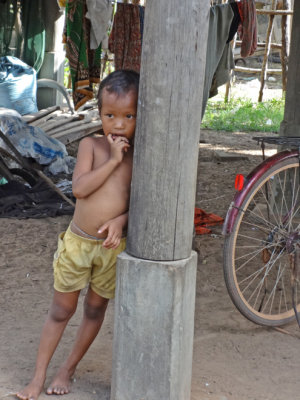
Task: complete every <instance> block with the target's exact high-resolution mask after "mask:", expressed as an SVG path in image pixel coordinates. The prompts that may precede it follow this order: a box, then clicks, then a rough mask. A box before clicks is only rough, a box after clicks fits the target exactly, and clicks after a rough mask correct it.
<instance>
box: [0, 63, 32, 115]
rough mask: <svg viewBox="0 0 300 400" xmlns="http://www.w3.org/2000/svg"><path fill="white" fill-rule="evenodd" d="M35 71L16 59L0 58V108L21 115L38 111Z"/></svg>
mask: <svg viewBox="0 0 300 400" xmlns="http://www.w3.org/2000/svg"><path fill="white" fill-rule="evenodd" d="M36 87H37V86H36V71H35V70H34V69H33V68H32V67H30V66H29V65H27V64H25V63H24V62H23V61H21V60H19V59H18V58H16V57H12V56H5V57H0V107H6V108H11V109H13V110H16V111H18V112H19V113H20V114H21V115H24V114H32V113H35V112H37V111H38V108H37V104H36Z"/></svg>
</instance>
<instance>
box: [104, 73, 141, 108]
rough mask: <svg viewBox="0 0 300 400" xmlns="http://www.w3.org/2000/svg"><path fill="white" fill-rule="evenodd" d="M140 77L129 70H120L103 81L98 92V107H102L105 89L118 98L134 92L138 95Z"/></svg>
mask: <svg viewBox="0 0 300 400" xmlns="http://www.w3.org/2000/svg"><path fill="white" fill-rule="evenodd" d="M139 80H140V75H139V74H138V73H137V72H135V71H132V70H129V69H120V70H117V71H114V72H112V73H111V74H109V75H108V76H107V77H106V78H104V79H103V80H102V82H101V83H100V86H99V92H98V107H99V109H100V110H101V107H102V92H103V89H105V90H107V91H108V92H109V93H115V94H117V95H118V96H119V95H121V94H125V93H128V92H130V91H131V90H133V91H134V92H136V93H137V94H138V92H139Z"/></svg>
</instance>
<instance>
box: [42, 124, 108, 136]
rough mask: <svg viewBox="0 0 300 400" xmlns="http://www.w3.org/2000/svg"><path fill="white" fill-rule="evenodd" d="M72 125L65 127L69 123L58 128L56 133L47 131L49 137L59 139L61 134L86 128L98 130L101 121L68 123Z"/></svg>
mask: <svg viewBox="0 0 300 400" xmlns="http://www.w3.org/2000/svg"><path fill="white" fill-rule="evenodd" d="M70 125H72V127H69V129H68V128H67V127H68V126H69V125H65V129H62V130H59V132H57V133H54V134H53V133H48V134H49V135H50V136H51V137H53V138H55V139H59V138H61V137H62V136H65V135H68V134H74V133H76V132H80V131H85V130H87V129H90V128H92V129H95V131H96V130H99V129H101V128H102V122H101V121H92V122H90V123H88V124H85V123H80V122H79V123H75V124H70Z"/></svg>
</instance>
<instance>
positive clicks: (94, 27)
mask: <svg viewBox="0 0 300 400" xmlns="http://www.w3.org/2000/svg"><path fill="white" fill-rule="evenodd" d="M86 5H87V9H88V12H87V14H86V18H89V19H90V21H91V35H90V48H91V49H97V48H98V47H99V46H100V44H101V43H102V42H103V40H105V39H106V37H107V31H108V28H109V24H110V20H111V17H112V12H113V7H112V4H111V1H110V0H86Z"/></svg>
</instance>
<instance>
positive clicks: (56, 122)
mask: <svg viewBox="0 0 300 400" xmlns="http://www.w3.org/2000/svg"><path fill="white" fill-rule="evenodd" d="M80 120H81V118H80V116H79V115H75V116H74V115H72V116H65V115H63V116H62V118H54V119H53V120H48V121H46V122H44V123H43V124H42V125H39V127H40V128H41V129H43V131H44V132H46V133H48V132H49V131H51V130H54V129H55V128H57V127H59V126H64V125H66V124H68V123H70V122H74V121H80Z"/></svg>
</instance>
